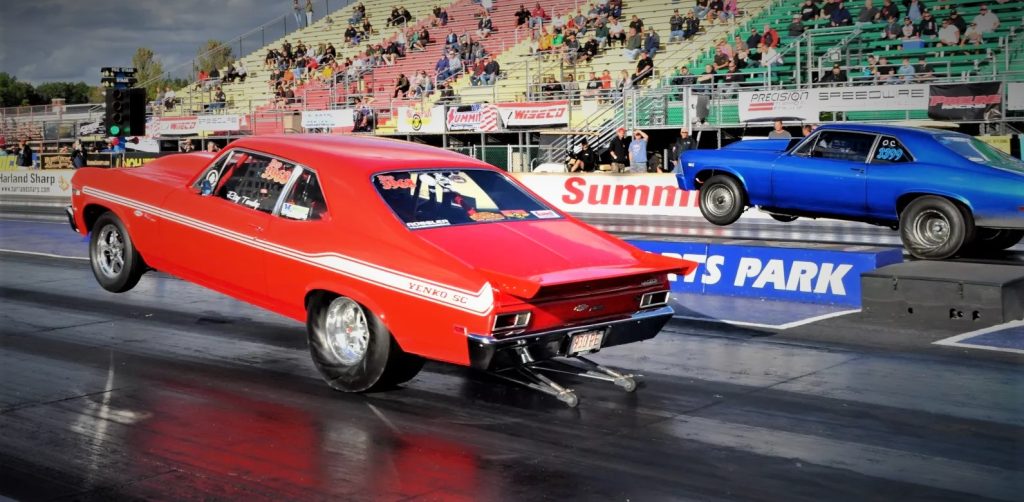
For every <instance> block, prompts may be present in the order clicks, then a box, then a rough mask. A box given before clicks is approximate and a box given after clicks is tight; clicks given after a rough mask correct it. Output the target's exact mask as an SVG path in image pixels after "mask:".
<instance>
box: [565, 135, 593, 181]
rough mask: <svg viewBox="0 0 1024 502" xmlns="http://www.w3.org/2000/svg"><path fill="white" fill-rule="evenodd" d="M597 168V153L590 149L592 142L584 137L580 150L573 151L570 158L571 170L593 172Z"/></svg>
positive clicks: (573, 171) (572, 171)
mask: <svg viewBox="0 0 1024 502" xmlns="http://www.w3.org/2000/svg"><path fill="white" fill-rule="evenodd" d="M594 169H597V154H595V153H594V151H593V150H591V149H590V142H588V141H587V140H586V138H584V139H583V141H581V142H580V151H578V152H575V153H573V154H572V155H571V156H570V158H569V172H571V173H576V172H585V173H589V172H592V171H593V170H594Z"/></svg>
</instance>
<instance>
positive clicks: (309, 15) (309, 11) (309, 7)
mask: <svg viewBox="0 0 1024 502" xmlns="http://www.w3.org/2000/svg"><path fill="white" fill-rule="evenodd" d="M311 24H313V0H306V26H309V25H311Z"/></svg>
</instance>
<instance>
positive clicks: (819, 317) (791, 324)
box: [672, 309, 860, 330]
mask: <svg viewBox="0 0 1024 502" xmlns="http://www.w3.org/2000/svg"><path fill="white" fill-rule="evenodd" d="M857 312H860V309H851V310H840V311H838V312H829V313H828V314H822V315H817V316H813V317H807V318H805V319H799V320H796V321H791V322H787V323H783V324H765V323H759V322H750V321H734V320H731V319H715V318H713V317H697V316H687V315H677V316H672V318H673V319H685V320H688V321H703V322H713V323H719V324H729V325H732V326H741V327H744V328H766V329H777V330H784V329H790V328H795V327H797V326H803V325H805V324H810V323H812V322H818V321H824V320H825V319H831V318H833V317H841V316H844V315H848V314H854V313H857Z"/></svg>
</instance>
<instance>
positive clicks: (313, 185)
mask: <svg viewBox="0 0 1024 502" xmlns="http://www.w3.org/2000/svg"><path fill="white" fill-rule="evenodd" d="M326 212H327V203H326V202H325V201H324V194H323V192H322V191H321V190H320V182H319V180H318V179H317V177H316V173H314V172H313V171H309V170H305V169H304V170H303V171H302V173H300V174H299V177H298V179H297V180H295V184H294V185H292V189H291V190H290V191H289V192H288V195H287V196H285V198H284V202H283V203H282V204H281V213H280V215H281V216H282V217H284V218H289V219H292V220H319V219H321V218H323V215H324V214H325V213H326Z"/></svg>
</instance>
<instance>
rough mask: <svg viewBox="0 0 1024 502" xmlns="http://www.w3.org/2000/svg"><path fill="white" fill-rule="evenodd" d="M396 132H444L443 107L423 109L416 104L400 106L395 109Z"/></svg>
mask: <svg viewBox="0 0 1024 502" xmlns="http://www.w3.org/2000/svg"><path fill="white" fill-rule="evenodd" d="M397 112H398V113H397V116H398V123H397V124H396V130H397V131H398V132H429V133H443V132H444V107H443V106H435V107H433V108H429V109H427V110H423V108H422V107H418V106H400V107H398V110H397Z"/></svg>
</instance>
